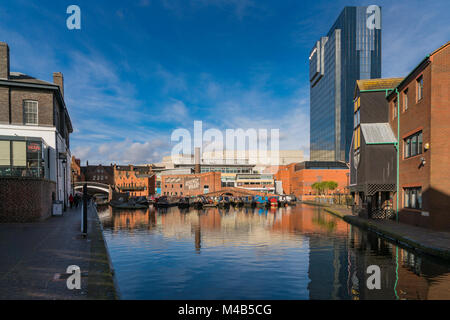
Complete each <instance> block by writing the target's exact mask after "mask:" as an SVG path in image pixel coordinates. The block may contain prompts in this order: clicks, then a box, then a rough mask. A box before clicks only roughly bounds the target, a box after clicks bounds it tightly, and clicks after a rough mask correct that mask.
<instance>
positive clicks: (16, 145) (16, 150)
mask: <svg viewBox="0 0 450 320" xmlns="http://www.w3.org/2000/svg"><path fill="white" fill-rule="evenodd" d="M12 143H13V166H14V167H25V166H26V165H27V150H26V146H25V141H13V142H12Z"/></svg>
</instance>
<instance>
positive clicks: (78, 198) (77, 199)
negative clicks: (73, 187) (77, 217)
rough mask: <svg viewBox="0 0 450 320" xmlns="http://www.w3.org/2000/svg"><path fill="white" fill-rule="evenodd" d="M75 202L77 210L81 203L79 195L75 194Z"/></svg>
mask: <svg viewBox="0 0 450 320" xmlns="http://www.w3.org/2000/svg"><path fill="white" fill-rule="evenodd" d="M73 202H74V204H75V208H78V203H80V196H79V195H78V194H75V197H74V198H73Z"/></svg>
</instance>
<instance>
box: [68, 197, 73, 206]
mask: <svg viewBox="0 0 450 320" xmlns="http://www.w3.org/2000/svg"><path fill="white" fill-rule="evenodd" d="M69 203H70V208H71V209H72V206H73V196H72V194H70V196H69Z"/></svg>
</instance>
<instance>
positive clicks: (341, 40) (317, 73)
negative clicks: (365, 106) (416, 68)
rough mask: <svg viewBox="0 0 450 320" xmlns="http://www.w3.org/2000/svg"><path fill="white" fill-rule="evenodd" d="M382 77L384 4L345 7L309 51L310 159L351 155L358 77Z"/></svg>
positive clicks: (338, 159)
mask: <svg viewBox="0 0 450 320" xmlns="http://www.w3.org/2000/svg"><path fill="white" fill-rule="evenodd" d="M380 77H381V9H380V8H379V7H376V6H370V7H345V8H344V9H343V10H342V12H341V14H340V15H339V17H338V18H337V20H336V22H335V23H334V24H333V26H332V27H331V29H330V31H329V32H328V34H327V35H326V36H324V37H321V38H320V40H318V41H317V42H316V43H315V45H314V47H313V48H312V50H311V54H310V57H309V79H310V111H311V113H310V159H311V160H322V161H347V162H348V153H349V150H350V144H351V139H352V133H353V95H354V90H355V85H356V80H359V79H373V78H380Z"/></svg>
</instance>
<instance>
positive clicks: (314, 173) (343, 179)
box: [275, 164, 349, 197]
mask: <svg viewBox="0 0 450 320" xmlns="http://www.w3.org/2000/svg"><path fill="white" fill-rule="evenodd" d="M348 173H349V170H345V169H302V170H298V171H295V164H290V165H287V166H280V169H279V170H278V172H277V174H276V175H275V180H278V181H282V183H283V190H284V192H285V193H286V194H295V195H296V196H297V197H301V196H303V195H310V194H315V191H314V190H313V189H312V188H311V185H312V184H313V183H315V182H318V181H335V182H337V183H338V187H337V189H336V190H335V191H334V192H337V190H338V189H339V192H340V193H347V192H348V190H347V189H346V188H345V187H346V186H347V184H348V177H347V174H348Z"/></svg>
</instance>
